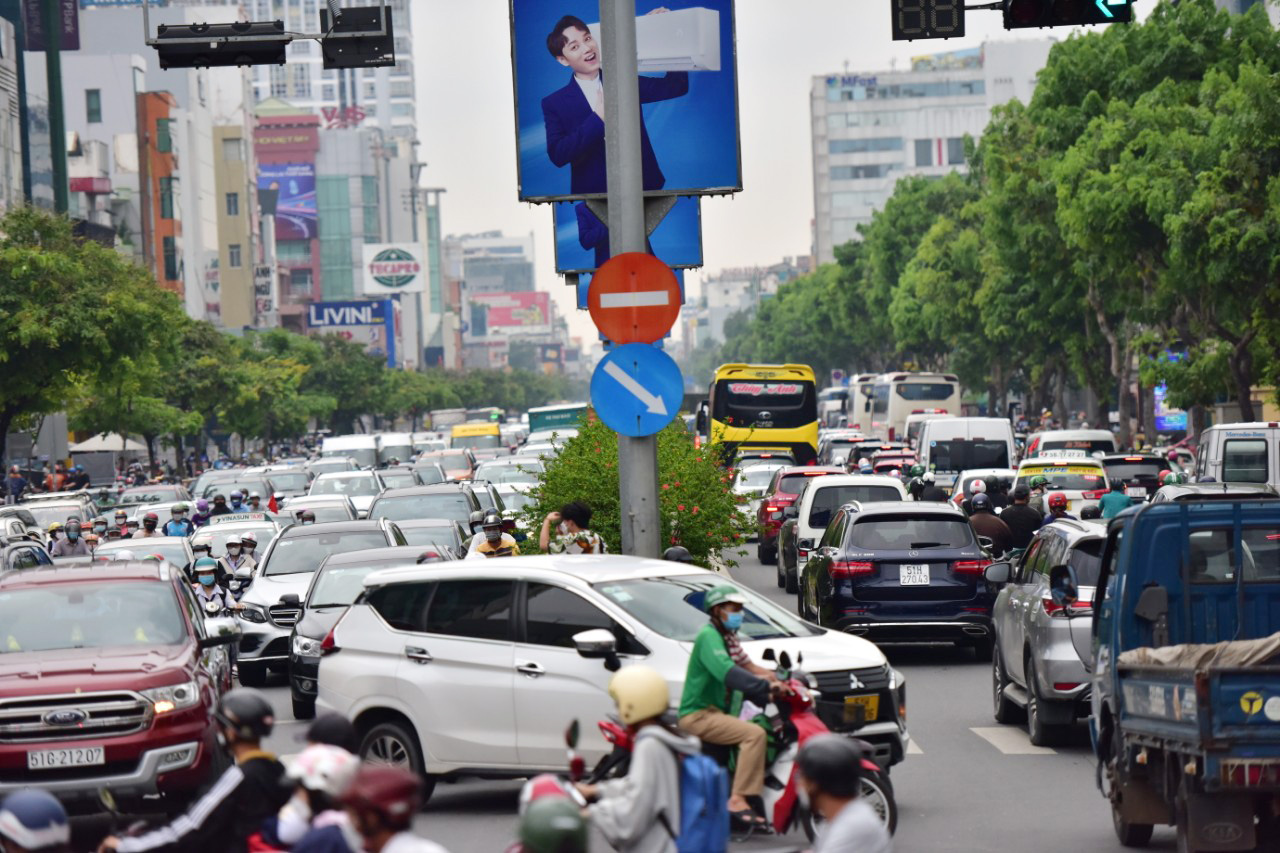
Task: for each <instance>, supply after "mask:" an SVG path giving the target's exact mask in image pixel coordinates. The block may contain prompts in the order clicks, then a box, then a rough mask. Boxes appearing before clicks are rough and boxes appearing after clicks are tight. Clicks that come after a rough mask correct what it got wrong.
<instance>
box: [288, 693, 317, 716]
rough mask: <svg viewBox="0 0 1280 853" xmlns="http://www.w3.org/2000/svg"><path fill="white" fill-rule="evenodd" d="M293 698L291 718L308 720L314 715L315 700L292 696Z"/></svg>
mask: <svg viewBox="0 0 1280 853" xmlns="http://www.w3.org/2000/svg"><path fill="white" fill-rule="evenodd" d="M292 699H293V718H294V719H295V720H310V719H312V718H313V717H315V715H316V700H314V699H299V698H298V697H296V696H294V697H292Z"/></svg>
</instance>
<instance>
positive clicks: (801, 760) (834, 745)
mask: <svg viewBox="0 0 1280 853" xmlns="http://www.w3.org/2000/svg"><path fill="white" fill-rule="evenodd" d="M796 766H798V767H799V768H800V772H801V773H803V774H804V777H805V778H806V779H808V780H809V781H810V782H812V783H813V784H815V785H817V786H818V788H820V789H821V790H822V792H823V793H825V794H830V795H831V796H833V797H839V798H841V799H852V798H853V797H856V796H857V795H858V783H859V782H860V781H861V779H862V750H861V749H859V748H858V747H857V746H856V745H855V744H854V743H853V741H851V740H849V739H848V738H846V737H844V736H842V735H837V734H821V735H815V736H814V737H812V738H810V739H809V740H808V741H806V742H805V745H804V746H802V747H800V754H799V755H798V756H797V757H796Z"/></svg>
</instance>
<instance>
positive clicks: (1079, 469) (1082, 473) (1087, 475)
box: [1013, 450, 1111, 515]
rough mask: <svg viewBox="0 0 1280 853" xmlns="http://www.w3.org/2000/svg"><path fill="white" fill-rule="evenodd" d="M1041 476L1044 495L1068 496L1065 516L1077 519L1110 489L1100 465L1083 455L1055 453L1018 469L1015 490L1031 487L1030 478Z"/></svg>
mask: <svg viewBox="0 0 1280 853" xmlns="http://www.w3.org/2000/svg"><path fill="white" fill-rule="evenodd" d="M1036 475H1041V476H1043V477H1044V478H1045V479H1047V480H1048V481H1049V489H1048V492H1046V494H1049V493H1052V492H1062V493H1063V494H1065V495H1066V496H1067V512H1069V513H1071V514H1072V515H1078V514H1079V513H1080V510H1082V509H1084V508H1085V507H1087V506H1095V505H1096V504H1097V503H1098V500H1099V499H1100V498H1101V497H1102V496H1103V495H1105V494H1106V493H1107V491H1108V490H1109V489H1110V488H1111V486H1110V485H1109V483H1108V480H1107V469H1106V468H1105V467H1103V465H1102V462H1100V461H1099V460H1098V459H1095V458H1094V457H1092V456H1089V455H1087V454H1086V453H1085V451H1083V450H1081V451H1077V452H1075V453H1072V452H1070V451H1058V452H1057V453H1055V454H1054V455H1053V456H1035V457H1032V458H1029V459H1025V460H1023V462H1022V464H1021V465H1019V466H1018V477H1017V479H1016V480H1015V481H1014V484H1013V485H1014V488H1017V487H1018V486H1027V487H1028V488H1030V487H1031V478H1032V477H1035V476H1036Z"/></svg>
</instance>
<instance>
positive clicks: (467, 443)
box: [449, 422, 503, 450]
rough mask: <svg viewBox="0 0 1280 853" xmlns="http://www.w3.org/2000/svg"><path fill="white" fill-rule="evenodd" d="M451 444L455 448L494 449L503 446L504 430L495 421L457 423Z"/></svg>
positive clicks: (451, 436) (451, 437)
mask: <svg viewBox="0 0 1280 853" xmlns="http://www.w3.org/2000/svg"><path fill="white" fill-rule="evenodd" d="M449 446H450V447H452V448H453V449H455V450H457V449H459V448H463V447H469V448H471V449H472V450H493V449H494V448H498V447H502V446H503V444H502V432H501V430H499V429H498V424H497V423H494V422H486V423H465V424H457V425H456V426H454V428H453V432H452V433H451V435H450V440H449Z"/></svg>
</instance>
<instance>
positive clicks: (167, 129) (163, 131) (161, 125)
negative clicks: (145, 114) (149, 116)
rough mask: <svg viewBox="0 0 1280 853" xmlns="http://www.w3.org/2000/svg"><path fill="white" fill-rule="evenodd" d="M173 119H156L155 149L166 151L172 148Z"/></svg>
mask: <svg viewBox="0 0 1280 853" xmlns="http://www.w3.org/2000/svg"><path fill="white" fill-rule="evenodd" d="M172 124H173V119H171V118H158V119H156V150H157V151H160V152H168V151H172V150H173V129H172V127H171V125H172Z"/></svg>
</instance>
